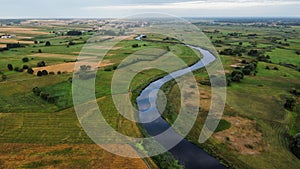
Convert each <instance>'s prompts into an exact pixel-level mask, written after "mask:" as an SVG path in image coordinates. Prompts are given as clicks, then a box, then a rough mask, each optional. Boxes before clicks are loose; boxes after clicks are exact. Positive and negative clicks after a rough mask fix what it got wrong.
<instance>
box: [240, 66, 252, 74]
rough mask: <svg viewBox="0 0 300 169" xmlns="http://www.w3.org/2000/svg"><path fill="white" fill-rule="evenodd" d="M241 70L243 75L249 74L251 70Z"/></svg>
mask: <svg viewBox="0 0 300 169" xmlns="http://www.w3.org/2000/svg"><path fill="white" fill-rule="evenodd" d="M242 72H243V73H244V75H250V74H251V70H250V69H247V68H245V69H243V70H242Z"/></svg>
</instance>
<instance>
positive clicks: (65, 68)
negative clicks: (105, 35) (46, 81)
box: [33, 60, 113, 74]
mask: <svg viewBox="0 0 300 169" xmlns="http://www.w3.org/2000/svg"><path fill="white" fill-rule="evenodd" d="M78 63H79V64H80V65H90V66H91V67H97V68H98V67H106V66H110V65H113V63H111V62H110V61H108V60H104V61H102V62H101V63H100V64H98V63H95V62H88V61H80V62H78ZM75 64H76V62H69V63H61V64H57V65H51V66H46V67H39V68H34V69H33V70H34V73H35V74H37V72H38V71H43V70H47V71H48V72H54V73H57V72H58V71H61V72H68V73H72V72H74V69H75ZM76 71H77V70H76Z"/></svg>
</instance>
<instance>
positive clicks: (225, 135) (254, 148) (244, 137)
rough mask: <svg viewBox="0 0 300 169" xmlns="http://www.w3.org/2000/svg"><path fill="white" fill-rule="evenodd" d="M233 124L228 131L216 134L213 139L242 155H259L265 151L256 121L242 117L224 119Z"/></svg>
mask: <svg viewBox="0 0 300 169" xmlns="http://www.w3.org/2000/svg"><path fill="white" fill-rule="evenodd" d="M224 119H225V120H226V121H228V122H230V123H231V127H230V129H228V130H224V131H221V132H218V133H215V134H214V135H213V137H214V138H215V139H217V140H218V141H220V142H222V143H225V144H226V145H228V146H229V147H230V148H231V149H233V150H235V151H236V152H238V153H241V154H250V155H252V154H259V153H260V152H261V151H263V136H262V133H261V132H259V131H257V130H256V121H255V120H249V119H245V118H241V117H224Z"/></svg>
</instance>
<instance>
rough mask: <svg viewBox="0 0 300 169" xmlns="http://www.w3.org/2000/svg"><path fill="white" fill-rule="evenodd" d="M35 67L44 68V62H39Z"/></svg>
mask: <svg viewBox="0 0 300 169" xmlns="http://www.w3.org/2000/svg"><path fill="white" fill-rule="evenodd" d="M37 66H38V67H44V66H46V63H45V62H44V61H41V62H39V63H37Z"/></svg>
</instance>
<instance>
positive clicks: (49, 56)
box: [30, 53, 78, 60]
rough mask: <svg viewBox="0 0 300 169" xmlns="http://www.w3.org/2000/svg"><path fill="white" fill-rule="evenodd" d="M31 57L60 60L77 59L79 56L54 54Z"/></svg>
mask: <svg viewBox="0 0 300 169" xmlns="http://www.w3.org/2000/svg"><path fill="white" fill-rule="evenodd" d="M30 57H40V58H60V59H74V60H75V59H76V58H77V57H78V56H75V55H64V54H53V53H36V54H34V55H30Z"/></svg>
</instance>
